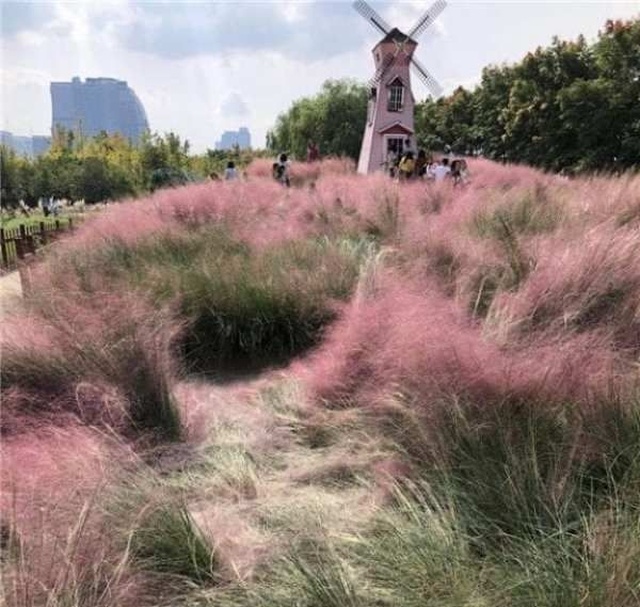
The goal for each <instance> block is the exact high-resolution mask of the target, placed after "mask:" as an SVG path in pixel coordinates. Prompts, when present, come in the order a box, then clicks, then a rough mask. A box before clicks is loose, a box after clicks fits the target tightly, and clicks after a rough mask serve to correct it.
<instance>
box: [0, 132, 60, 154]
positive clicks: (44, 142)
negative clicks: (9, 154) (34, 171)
mask: <svg viewBox="0 0 640 607" xmlns="http://www.w3.org/2000/svg"><path fill="white" fill-rule="evenodd" d="M0 144H2V145H4V146H6V147H8V148H10V149H12V150H13V151H14V152H15V153H16V154H18V156H27V157H29V158H33V157H34V156H40V155H41V154H44V153H45V152H46V151H47V150H48V149H49V147H50V146H51V137H46V136H44V135H34V136H33V137H28V136H25V135H14V134H13V133H10V132H9V131H0Z"/></svg>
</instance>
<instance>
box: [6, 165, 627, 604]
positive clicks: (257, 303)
mask: <svg viewBox="0 0 640 607" xmlns="http://www.w3.org/2000/svg"><path fill="white" fill-rule="evenodd" d="M469 164H470V169H471V180H470V183H469V184H467V185H466V186H465V187H462V188H456V189H454V188H452V187H451V186H450V184H443V185H442V186H439V185H438V186H436V185H433V184H429V185H427V184H425V183H422V182H421V183H408V184H398V183H394V182H391V181H388V180H387V179H386V178H384V177H383V176H371V177H362V176H357V175H355V174H353V172H352V171H350V170H349V166H348V164H347V163H344V162H342V161H336V160H330V161H326V162H323V163H320V164H318V165H314V166H313V167H309V166H307V165H295V164H294V166H293V167H292V173H293V177H294V179H293V182H294V184H295V185H294V187H292V188H290V189H285V188H282V187H280V186H279V185H278V184H276V183H273V182H272V181H271V180H270V178H269V177H268V173H265V170H264V169H265V166H266V165H265V166H263V165H262V164H260V163H257V164H256V165H255V166H253V167H249V169H248V170H247V173H248V175H249V179H248V180H247V181H244V182H233V183H225V182H211V183H206V184H198V185H191V186H187V187H184V188H179V189H174V190H164V191H159V192H156V193H155V194H154V195H153V196H152V197H150V198H146V199H141V200H136V201H129V202H126V203H122V204H119V205H111V206H110V207H109V208H107V209H106V210H105V211H104V212H102V213H99V214H97V215H96V216H94V217H92V218H90V219H87V220H86V221H84V222H83V223H82V225H81V226H80V227H79V229H78V230H77V231H76V232H75V233H74V234H73V236H72V237H71V238H69V239H67V240H65V241H63V242H60V243H59V244H58V245H57V246H56V247H55V248H54V249H52V250H51V251H50V252H49V253H48V254H47V255H46V257H45V258H44V259H43V260H42V261H40V262H39V263H38V265H37V266H35V267H34V268H33V271H32V283H33V288H32V290H31V292H30V294H29V296H28V297H27V298H26V299H25V302H24V304H25V305H24V308H23V309H22V310H19V311H16V312H12V313H11V314H10V315H9V316H8V318H7V319H6V320H5V321H4V322H3V332H2V344H1V345H2V365H1V369H0V380H1V385H2V403H3V413H2V417H1V418H0V430H1V432H2V444H1V449H2V458H3V459H2V461H3V465H2V469H1V475H2V476H1V481H2V490H3V491H2V502H1V504H0V508H1V509H0V514H1V515H2V519H1V526H2V529H1V531H2V533H1V536H0V537H1V539H2V543H3V558H2V575H3V585H2V586H3V592H4V601H5V603H6V604H7V605H10V606H16V607H27V606H36V605H47V606H56V607H57V606H63V605H64V606H65V607H66V606H69V607H80V606H83V607H89V606H92V607H93V606H100V607H116V606H117V607H127V606H132V607H133V606H138V605H140V606H143V607H144V606H148V607H161V606H163V607H164V606H168V605H171V606H172V607H173V606H177V607H180V606H184V607H187V606H198V607H205V606H210V607H213V606H216V607H232V606H233V607H240V606H242V607H245V606H246V607H249V606H251V607H254V606H259V607H276V606H277V607H281V606H284V607H286V606H290V607H301V606H304V607H372V606H376V607H397V606H402V607H414V606H415V607H463V606H464V607H511V606H518V607H519V606H525V607H527V606H529V607H571V606H573V607H635V606H636V605H638V604H639V602H640V391H639V389H638V386H639V384H638V380H639V379H640V377H639V376H638V360H639V358H638V357H639V356H640V314H639V313H638V310H639V309H640V307H639V306H640V238H639V237H638V226H639V225H640V177H638V176H633V175H623V176H620V177H616V178H606V177H592V178H581V179H576V180H566V179H561V178H559V177H555V176H553V175H548V174H542V173H540V172H537V171H535V170H533V169H529V168H527V167H521V166H503V165H496V164H493V163H491V162H488V161H484V160H475V161H470V162H469ZM263 173H264V174H263Z"/></svg>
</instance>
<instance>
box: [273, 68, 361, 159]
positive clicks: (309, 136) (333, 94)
mask: <svg viewBox="0 0 640 607" xmlns="http://www.w3.org/2000/svg"><path fill="white" fill-rule="evenodd" d="M366 119H367V87H366V86H365V85H364V84H359V83H357V82H355V81H353V80H348V79H346V80H327V81H326V82H325V83H324V84H323V85H322V90H321V91H320V92H319V93H318V94H317V95H315V96H313V97H304V98H302V99H298V100H297V101H294V103H293V105H292V106H291V107H290V108H289V109H288V110H287V111H286V112H285V113H283V114H280V115H279V116H278V118H277V120H276V125H275V127H274V128H273V130H271V131H270V132H269V133H268V134H267V147H268V148H269V149H270V150H272V151H273V152H276V153H277V152H287V153H289V154H291V155H293V156H294V157H296V158H304V157H305V154H306V150H307V143H308V142H309V141H311V140H313V141H315V142H316V143H317V144H318V146H319V148H320V152H321V153H322V154H323V155H332V156H350V157H351V158H355V159H357V158H358V155H359V154H360V144H361V142H362V131H363V129H364V125H365V121H366Z"/></svg>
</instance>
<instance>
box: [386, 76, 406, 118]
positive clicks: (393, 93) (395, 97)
mask: <svg viewBox="0 0 640 607" xmlns="http://www.w3.org/2000/svg"><path fill="white" fill-rule="evenodd" d="M403 107H404V85H402V84H400V83H399V82H398V81H397V80H394V81H393V82H392V83H391V84H390V85H389V96H388V100H387V110H388V111H389V112H401V111H402V108H403Z"/></svg>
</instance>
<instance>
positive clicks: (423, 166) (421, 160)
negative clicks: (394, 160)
mask: <svg viewBox="0 0 640 607" xmlns="http://www.w3.org/2000/svg"><path fill="white" fill-rule="evenodd" d="M426 174H427V153H426V152H425V151H424V150H419V151H418V158H417V159H416V166H415V175H416V177H418V178H419V179H422V178H423V177H424V176H425V175H426Z"/></svg>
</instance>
